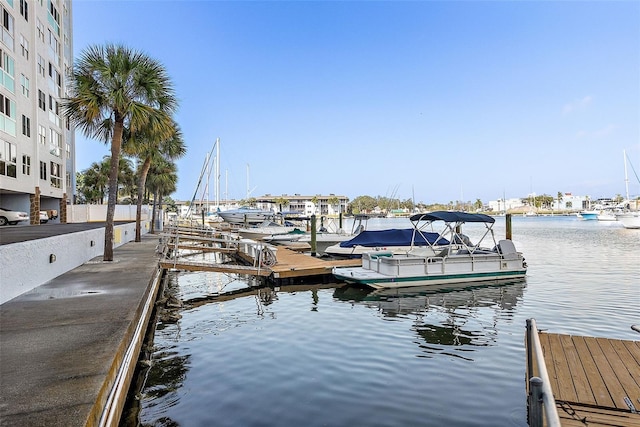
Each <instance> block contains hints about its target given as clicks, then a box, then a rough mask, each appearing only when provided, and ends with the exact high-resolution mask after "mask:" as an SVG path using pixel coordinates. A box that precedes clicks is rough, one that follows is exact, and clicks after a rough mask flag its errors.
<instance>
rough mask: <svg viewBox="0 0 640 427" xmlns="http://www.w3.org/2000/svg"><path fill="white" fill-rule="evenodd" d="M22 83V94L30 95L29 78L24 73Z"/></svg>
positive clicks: (21, 75)
mask: <svg viewBox="0 0 640 427" xmlns="http://www.w3.org/2000/svg"><path fill="white" fill-rule="evenodd" d="M20 85H21V86H22V94H23V95H24V96H26V97H27V98H28V97H29V78H28V77H27V76H25V75H24V74H20Z"/></svg>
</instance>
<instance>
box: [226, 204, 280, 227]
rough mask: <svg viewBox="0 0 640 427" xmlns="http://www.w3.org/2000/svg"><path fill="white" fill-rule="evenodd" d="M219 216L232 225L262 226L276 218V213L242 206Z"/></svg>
mask: <svg viewBox="0 0 640 427" xmlns="http://www.w3.org/2000/svg"><path fill="white" fill-rule="evenodd" d="M217 214H218V216H219V217H220V218H222V219H223V220H224V221H225V222H228V223H230V224H244V223H246V224H260V223H262V222H264V221H268V220H271V219H273V218H274V216H275V213H274V212H273V211H271V210H267V209H259V208H253V207H249V206H242V207H239V208H238V209H229V210H226V211H220V212H217Z"/></svg>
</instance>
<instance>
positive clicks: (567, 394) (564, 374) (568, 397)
mask: <svg viewBox="0 0 640 427" xmlns="http://www.w3.org/2000/svg"><path fill="white" fill-rule="evenodd" d="M549 344H550V348H551V360H548V361H546V362H547V370H548V369H549V364H551V365H552V366H553V367H554V369H555V372H556V377H557V380H558V386H557V387H558V388H557V389H556V390H555V393H554V396H555V398H556V400H565V401H567V402H576V401H577V399H578V397H577V395H576V389H575V387H574V386H573V381H572V380H571V376H570V372H571V371H570V370H569V365H568V364H567V359H566V357H565V355H564V350H563V347H562V342H561V341H560V336H559V335H557V334H549Z"/></svg>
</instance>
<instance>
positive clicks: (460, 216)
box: [410, 211, 496, 224]
mask: <svg viewBox="0 0 640 427" xmlns="http://www.w3.org/2000/svg"><path fill="white" fill-rule="evenodd" d="M410 220H411V221H413V222H418V221H444V222H484V223H490V224H493V223H494V222H496V219H495V218H493V217H490V216H489V215H485V214H473V213H467V212H449V211H436V212H429V213H420V214H415V215H412V216H411V218H410Z"/></svg>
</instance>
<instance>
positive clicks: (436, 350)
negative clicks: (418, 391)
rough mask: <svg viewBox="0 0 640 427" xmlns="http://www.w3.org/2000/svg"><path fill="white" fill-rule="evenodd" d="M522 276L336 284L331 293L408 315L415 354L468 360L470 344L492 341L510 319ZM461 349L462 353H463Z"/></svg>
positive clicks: (387, 314) (388, 315) (387, 313)
mask: <svg viewBox="0 0 640 427" xmlns="http://www.w3.org/2000/svg"><path fill="white" fill-rule="evenodd" d="M525 287H526V279H525V280H519V281H515V282H514V281H510V282H502V283H494V284H491V285H485V286H474V287H469V286H468V285H465V284H463V285H459V286H458V287H456V288H452V287H451V285H448V287H447V288H442V289H440V290H434V289H433V287H412V288H406V289H385V290H373V291H372V290H369V289H363V288H359V287H354V286H344V287H341V288H338V289H336V291H335V292H334V298H336V299H338V300H340V301H346V302H351V303H352V304H362V305H365V306H366V307H369V308H372V309H375V310H377V311H378V312H379V313H381V314H382V316H383V318H384V319H386V320H393V319H395V318H413V323H412V327H411V329H412V330H413V331H414V332H415V333H416V335H417V336H418V337H419V338H420V340H419V341H417V342H416V344H417V345H418V347H419V348H420V350H421V354H419V355H418V357H433V356H434V355H449V356H453V357H460V358H462V359H466V360H472V359H470V358H469V355H468V354H467V353H468V352H469V351H472V350H473V348H472V347H479V346H490V345H494V344H495V343H496V340H497V335H498V327H497V326H498V322H499V321H500V320H501V319H502V320H505V321H508V320H512V319H513V316H514V315H515V308H516V305H517V304H518V302H519V301H521V300H522V296H523V293H524V289H525ZM463 353H464V354H463Z"/></svg>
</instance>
